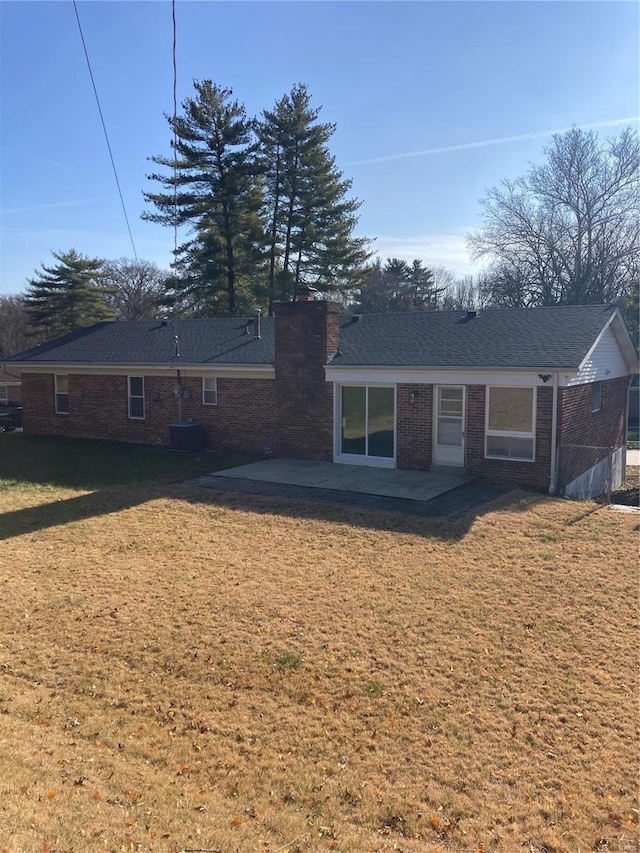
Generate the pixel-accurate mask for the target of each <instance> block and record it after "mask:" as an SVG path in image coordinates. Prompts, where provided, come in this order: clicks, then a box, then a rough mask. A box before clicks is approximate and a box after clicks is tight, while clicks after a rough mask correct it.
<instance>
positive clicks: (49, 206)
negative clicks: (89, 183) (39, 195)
mask: <svg viewBox="0 0 640 853" xmlns="http://www.w3.org/2000/svg"><path fill="white" fill-rule="evenodd" d="M104 200H105V196H98V197H96V198H74V199H69V200H68V201H52V202H48V203H45V204H33V205H30V206H29V207H5V208H3V209H0V216H7V215H9V214H13V213H36V212H37V211H38V210H53V209H54V208H58V207H80V206H81V205H83V204H92V203H93V202H95V201H104Z"/></svg>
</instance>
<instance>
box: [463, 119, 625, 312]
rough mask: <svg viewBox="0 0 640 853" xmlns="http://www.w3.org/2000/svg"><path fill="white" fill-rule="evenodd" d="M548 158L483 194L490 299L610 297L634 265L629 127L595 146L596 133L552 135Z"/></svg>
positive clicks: (481, 236) (482, 241)
mask: <svg viewBox="0 0 640 853" xmlns="http://www.w3.org/2000/svg"><path fill="white" fill-rule="evenodd" d="M544 153H545V155H546V158H547V159H546V162H545V163H543V164H542V165H540V166H531V168H530V169H529V171H528V172H527V174H526V175H524V176H523V177H521V178H518V179H517V180H515V181H504V182H503V183H502V184H501V185H500V187H494V188H492V189H490V190H489V191H488V192H487V195H486V196H485V198H484V199H483V201H482V205H483V208H484V220H485V225H484V228H483V229H482V230H481V231H479V232H476V233H475V234H472V235H471V236H470V238H469V246H470V249H471V252H472V254H473V256H474V257H475V258H487V259H489V260H490V261H492V266H491V267H490V268H489V271H488V278H487V280H486V281H485V282H484V284H485V286H486V288H487V290H486V296H487V298H488V301H489V302H490V303H492V304H503V305H514V306H518V305H522V306H524V305H556V304H573V305H576V304H584V303H603V302H604V303H607V302H614V301H616V300H617V299H619V298H620V297H621V296H622V295H623V294H624V293H625V292H626V291H627V289H628V287H629V284H630V282H631V281H632V280H633V279H634V278H637V277H638V269H639V266H640V145H639V141H638V134H637V132H635V131H634V130H632V129H631V128H627V129H626V130H624V131H623V132H622V133H621V134H620V136H619V137H618V138H617V139H609V140H605V142H604V144H600V143H599V140H598V135H597V133H595V132H594V131H589V132H586V131H583V130H580V129H579V128H573V129H572V130H570V131H567V132H566V133H564V134H556V135H555V136H554V137H553V142H552V144H551V145H550V146H549V147H548V148H546V149H545V151H544Z"/></svg>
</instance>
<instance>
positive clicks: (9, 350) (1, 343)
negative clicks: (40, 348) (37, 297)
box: [0, 295, 45, 361]
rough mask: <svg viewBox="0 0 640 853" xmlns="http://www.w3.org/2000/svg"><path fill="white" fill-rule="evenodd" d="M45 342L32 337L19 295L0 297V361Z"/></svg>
mask: <svg viewBox="0 0 640 853" xmlns="http://www.w3.org/2000/svg"><path fill="white" fill-rule="evenodd" d="M43 340H45V338H44V336H43V335H40V336H37V337H34V336H33V334H32V332H31V329H30V326H29V315H28V313H27V309H26V306H25V304H24V299H23V297H22V296H21V295H13V296H0V361H1V360H2V359H4V358H9V356H11V355H15V354H16V353H18V352H20V351H21V350H24V349H28V348H29V347H32V346H35V345H36V344H39V343H41V342H42V341H43Z"/></svg>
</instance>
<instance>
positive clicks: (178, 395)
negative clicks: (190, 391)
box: [176, 370, 182, 423]
mask: <svg viewBox="0 0 640 853" xmlns="http://www.w3.org/2000/svg"><path fill="white" fill-rule="evenodd" d="M177 374H178V384H177V385H176V399H177V403H178V423H182V383H181V382H180V371H179V370H178V371H177Z"/></svg>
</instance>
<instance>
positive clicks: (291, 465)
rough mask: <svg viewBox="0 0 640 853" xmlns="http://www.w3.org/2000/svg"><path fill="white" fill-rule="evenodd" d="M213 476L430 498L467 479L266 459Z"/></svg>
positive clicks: (449, 474)
mask: <svg viewBox="0 0 640 853" xmlns="http://www.w3.org/2000/svg"><path fill="white" fill-rule="evenodd" d="M216 477H225V478H233V479H241V480H254V481H256V480H257V481H260V482H264V483H280V484H286V485H290V486H304V487H307V488H312V489H314V488H315V489H330V490H331V491H340V492H356V493H360V494H366V495H377V496H379V497H385V498H402V499H405V500H414V501H430V500H432V499H433V498H436V497H438V496H439V495H443V494H444V493H445V492H449V491H451V490H452V489H457V488H458V486H462V485H464V484H465V483H468V482H469V478H468V477H467V476H466V475H465V474H464V473H463V472H462V471H460V472H458V471H455V470H453V471H451V470H448V471H446V472H437V473H435V472H434V473H431V472H425V471H399V470H397V469H395V468H372V467H367V466H364V465H337V464H334V463H333V462H309V461H304V460H302V459H269V460H267V461H264V462H253V463H251V464H249V465H241V466H240V467H239V468H230V469H228V470H225V471H218V472H217V473H216Z"/></svg>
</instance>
